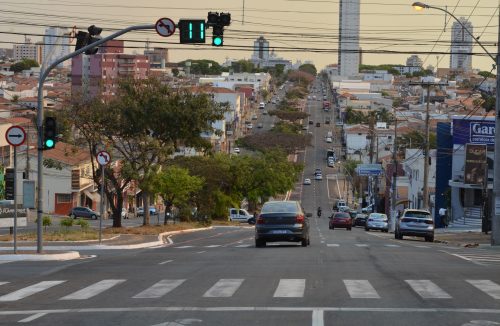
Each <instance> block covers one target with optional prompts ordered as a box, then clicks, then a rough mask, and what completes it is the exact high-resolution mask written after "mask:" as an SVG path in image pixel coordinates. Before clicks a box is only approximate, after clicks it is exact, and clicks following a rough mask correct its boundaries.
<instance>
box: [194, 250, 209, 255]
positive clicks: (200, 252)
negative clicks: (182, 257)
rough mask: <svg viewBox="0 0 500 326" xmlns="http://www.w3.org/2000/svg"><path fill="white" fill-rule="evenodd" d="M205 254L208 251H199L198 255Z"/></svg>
mask: <svg viewBox="0 0 500 326" xmlns="http://www.w3.org/2000/svg"><path fill="white" fill-rule="evenodd" d="M204 252H207V251H206V250H203V251H197V252H196V253H197V254H202V253H204Z"/></svg>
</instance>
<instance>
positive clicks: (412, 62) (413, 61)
mask: <svg viewBox="0 0 500 326" xmlns="http://www.w3.org/2000/svg"><path fill="white" fill-rule="evenodd" d="M423 64H424V62H423V61H422V59H420V57H419V56H418V55H415V54H414V55H412V56H409V57H408V59H406V65H407V66H408V67H422V65H423Z"/></svg>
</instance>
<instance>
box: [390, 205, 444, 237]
mask: <svg viewBox="0 0 500 326" xmlns="http://www.w3.org/2000/svg"><path fill="white" fill-rule="evenodd" d="M405 235H410V236H416V237H424V238H425V241H427V242H433V241H434V221H433V219H432V215H431V213H429V211H426V210H422V209H405V210H404V211H403V213H402V214H401V216H400V217H399V219H398V220H397V221H396V230H395V232H394V238H396V239H399V240H402V239H403V236H405Z"/></svg>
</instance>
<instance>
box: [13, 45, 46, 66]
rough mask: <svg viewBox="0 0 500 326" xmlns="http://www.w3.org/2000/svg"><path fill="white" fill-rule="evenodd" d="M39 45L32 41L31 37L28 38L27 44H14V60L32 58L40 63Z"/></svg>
mask: <svg viewBox="0 0 500 326" xmlns="http://www.w3.org/2000/svg"><path fill="white" fill-rule="evenodd" d="M37 54H38V49H37V45H36V44H33V43H31V40H30V39H26V42H25V44H14V60H15V61H20V60H22V59H31V60H35V61H37V62H38V63H40V62H39V61H38V60H37V59H38V56H37Z"/></svg>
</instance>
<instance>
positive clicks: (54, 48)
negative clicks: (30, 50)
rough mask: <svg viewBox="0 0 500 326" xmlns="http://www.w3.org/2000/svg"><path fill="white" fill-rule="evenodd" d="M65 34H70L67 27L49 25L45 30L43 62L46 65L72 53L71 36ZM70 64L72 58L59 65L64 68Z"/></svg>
mask: <svg viewBox="0 0 500 326" xmlns="http://www.w3.org/2000/svg"><path fill="white" fill-rule="evenodd" d="M65 34H68V30H67V29H65V28H60V27H49V28H47V29H46V30H45V36H44V37H43V43H44V46H43V62H44V64H45V65H47V66H49V65H50V64H51V63H52V62H54V61H56V60H57V59H59V58H61V57H63V56H65V55H68V54H69V53H70V49H69V38H68V37H66V36H65ZM70 65H71V60H66V61H65V62H62V63H60V64H59V65H58V66H57V67H58V68H63V67H65V66H66V67H67V66H70Z"/></svg>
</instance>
